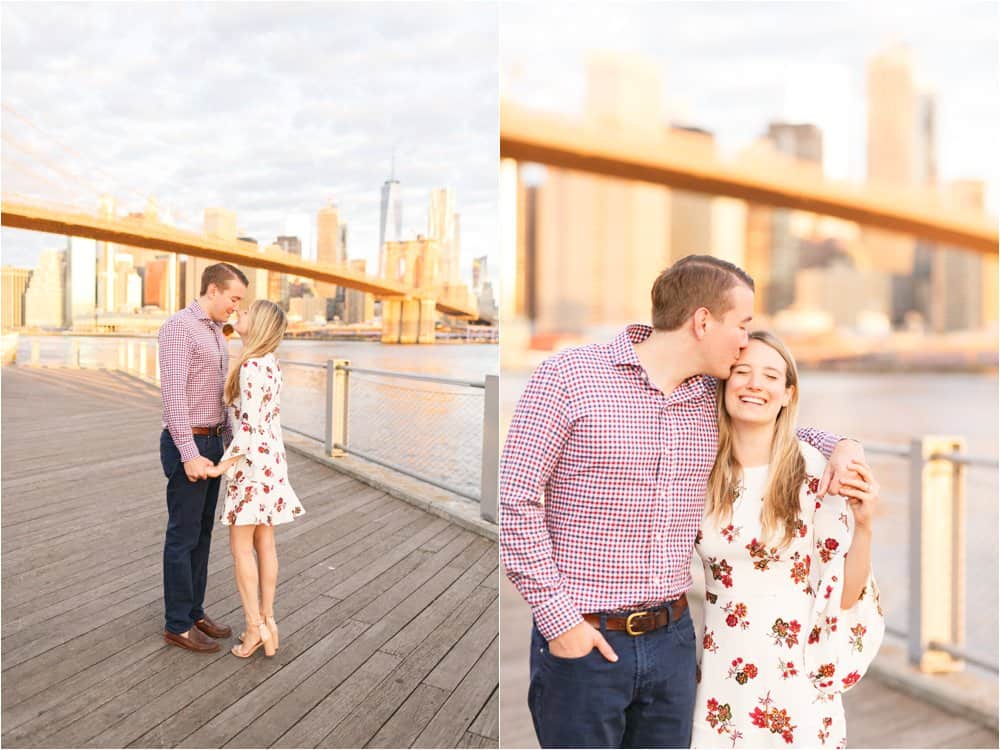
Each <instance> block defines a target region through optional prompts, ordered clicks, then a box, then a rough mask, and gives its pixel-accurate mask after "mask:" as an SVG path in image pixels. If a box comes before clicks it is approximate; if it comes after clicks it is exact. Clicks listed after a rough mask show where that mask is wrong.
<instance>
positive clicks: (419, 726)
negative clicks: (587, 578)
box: [0, 367, 499, 748]
mask: <svg viewBox="0 0 1000 750" xmlns="http://www.w3.org/2000/svg"><path fill="white" fill-rule="evenodd" d="M2 388H3V391H2V410H3V431H2V448H3V454H2V460H3V464H2V482H3V504H2V508H3V514H2V543H3V568H2V578H3V601H2V605H3V612H2V615H3V617H2V649H0V652H2V665H3V673H2V674H3V680H2V704H3V709H2V719H3V731H2V737H0V739H2V745H3V746H4V747H68V748H71V747H109V748H111V747H130V746H134V747H206V748H210V747H408V746H414V747H442V748H444V747H496V746H497V742H498V735H499V732H498V690H497V686H498V674H497V661H498V638H497V618H498V611H497V606H498V592H497V583H498V577H497V546H496V544H495V543H494V542H491V541H490V540H488V539H486V538H484V537H482V536H479V535H477V534H474V533H472V532H470V531H466V530H464V529H462V528H459V527H458V526H456V525H454V524H451V523H449V522H447V521H445V520H443V519H441V518H438V517H436V516H433V515H430V514H428V513H425V512H423V511H421V510H419V509H417V508H415V507H413V506H411V505H408V504H407V503H404V502H402V501H399V500H396V499H394V498H391V497H389V496H388V495H386V494H384V493H382V492H380V491H378V490H376V489H373V488H371V487H370V486H368V485H366V484H363V483H361V482H358V481H355V480H353V479H350V478H348V477H346V476H344V475H342V474H339V473H337V472H335V471H333V470H331V469H329V468H326V467H324V466H321V465H319V464H317V463H314V462H311V461H309V460H308V459H305V458H302V457H300V456H297V455H294V454H291V453H290V454H289V456H288V459H289V468H290V476H291V479H292V483H293V485H294V486H295V488H296V491H297V492H298V494H299V496H300V497H301V498H302V502H303V505H304V506H305V507H306V510H307V514H306V515H305V516H303V517H302V518H301V519H299V520H297V521H296V522H295V523H292V524H288V525H285V526H281V527H278V531H277V545H278V556H279V560H280V564H281V570H280V577H279V586H278V595H277V606H276V614H277V617H278V622H279V624H280V626H281V649H280V650H279V651H278V654H277V655H276V656H275V657H274V658H273V659H266V658H262V657H260V654H259V653H258V655H257V656H256V657H255V658H253V659H250V660H248V661H242V660H240V659H237V658H235V657H233V656H231V655H230V654H229V653H228V651H227V647H228V646H229V645H232V643H235V640H234V639H230V641H229V643H224V644H223V645H224V648H223V650H222V651H220V652H219V653H217V654H209V655H202V654H195V653H192V652H188V651H183V650H181V649H177V648H173V647H170V646H167V645H166V644H164V642H163V640H162V636H161V634H162V630H163V602H162V588H161V581H162V572H161V571H162V568H161V556H162V545H163V532H164V528H165V524H166V507H165V500H164V488H165V484H166V481H165V479H164V477H163V473H162V471H161V469H160V464H159V449H158V445H159V432H160V427H159V419H160V406H159V394H158V391H157V390H156V389H154V388H151V387H149V386H146V385H144V384H142V383H138V382H137V381H135V380H132V379H130V378H127V377H125V376H121V375H117V374H115V373H111V372H104V371H87V370H60V369H26V368H17V367H5V368H3V374H2ZM205 607H206V610H207V611H208V612H209V614H210V615H211V616H212V617H213V618H215V619H217V620H219V621H222V622H225V623H228V624H230V625H232V626H233V629H234V631H236V630H238V629H240V626H241V624H242V614H241V611H240V606H239V597H238V595H237V593H236V588H235V583H234V581H233V571H232V561H231V558H230V554H229V549H228V543H227V533H226V530H225V528H224V527H222V526H221V525H218V524H217V525H216V529H215V539H214V543H213V547H212V556H211V560H210V564H209V587H208V594H207V596H206V602H205Z"/></svg>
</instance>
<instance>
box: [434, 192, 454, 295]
mask: <svg viewBox="0 0 1000 750" xmlns="http://www.w3.org/2000/svg"><path fill="white" fill-rule="evenodd" d="M455 217H456V214H455V191H454V190H452V189H451V188H435V189H434V190H432V191H431V202H430V208H429V210H428V212H427V236H428V237H430V238H431V239H434V240H437V241H438V245H439V246H440V248H441V278H440V281H441V283H444V284H457V283H458V260H457V258H456V255H455V250H456V249H457V248H456V237H455V229H456V227H455Z"/></svg>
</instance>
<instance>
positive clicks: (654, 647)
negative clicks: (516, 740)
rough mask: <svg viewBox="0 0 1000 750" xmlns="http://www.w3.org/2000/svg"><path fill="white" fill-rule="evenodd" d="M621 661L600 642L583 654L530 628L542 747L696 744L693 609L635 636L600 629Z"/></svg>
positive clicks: (531, 694)
mask: <svg viewBox="0 0 1000 750" xmlns="http://www.w3.org/2000/svg"><path fill="white" fill-rule="evenodd" d="M601 632H602V634H603V635H604V637H605V639H607V641H608V643H610V644H611V648H613V649H614V650H615V653H616V654H618V661H617V662H609V661H608V660H607V659H605V658H604V656H603V655H601V652H600V651H598V650H597V649H596V648H595V649H594V650H592V651H591V652H590V653H589V654H587V655H586V656H582V657H580V658H577V659H561V658H559V657H557V656H553V655H552V654H551V653H550V652H549V648H548V643H547V642H546V640H545V638H544V637H543V636H542V634H541V633H539V632H538V628H537V627H533V628H532V632H531V683H530V687H529V688H528V705H529V707H530V708H531V718H532V720H533V721H534V724H535V734H536V735H537V736H538V742H539V744H540V745H541V746H542V747H650V748H652V747H690V745H691V722H692V717H693V713H694V697H695V643H694V642H695V634H694V625H693V624H692V622H691V613H690V612H689V611H688V610H685V611H684V613H683V614H682V615H681V616H680V617H679V618H678V619H677V621H676V622H672V623H671V624H670V625H669V626H668V627H665V628H660V629H659V630H654V631H652V632H650V633H644V634H643V635H639V636H631V635H629V634H628V633H626V632H624V631H618V630H612V631H609V630H607V629H605V628H602V629H601Z"/></svg>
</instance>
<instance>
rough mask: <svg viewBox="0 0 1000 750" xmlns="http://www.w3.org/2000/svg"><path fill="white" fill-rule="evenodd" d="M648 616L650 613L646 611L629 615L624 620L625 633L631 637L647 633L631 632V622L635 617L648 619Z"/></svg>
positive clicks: (641, 631)
mask: <svg viewBox="0 0 1000 750" xmlns="http://www.w3.org/2000/svg"><path fill="white" fill-rule="evenodd" d="M649 615H650V613H649V612H648V611H642V612H633V613H632V614H630V615H629V616H628V617H627V618H625V632H626V633H628V634H629V635H631V636H636V635H642V634H643V633H645V632H647V631H645V630H633V629H632V620H633V619H635V618H637V617H649Z"/></svg>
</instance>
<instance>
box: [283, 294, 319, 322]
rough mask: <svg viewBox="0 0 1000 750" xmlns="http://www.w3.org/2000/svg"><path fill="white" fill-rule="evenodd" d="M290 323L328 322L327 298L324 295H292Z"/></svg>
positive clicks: (289, 303) (289, 304)
mask: <svg viewBox="0 0 1000 750" xmlns="http://www.w3.org/2000/svg"><path fill="white" fill-rule="evenodd" d="M288 320H289V322H290V323H298V322H302V323H307V324H320V325H322V324H323V323H326V300H325V299H324V298H322V297H292V298H291V299H289V300H288Z"/></svg>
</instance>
